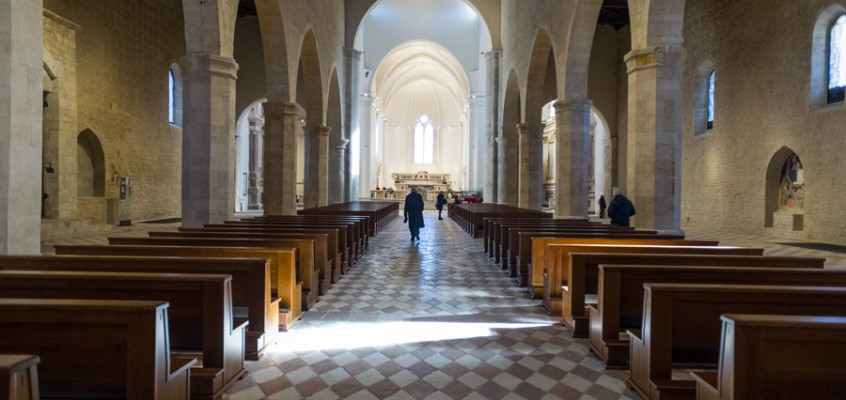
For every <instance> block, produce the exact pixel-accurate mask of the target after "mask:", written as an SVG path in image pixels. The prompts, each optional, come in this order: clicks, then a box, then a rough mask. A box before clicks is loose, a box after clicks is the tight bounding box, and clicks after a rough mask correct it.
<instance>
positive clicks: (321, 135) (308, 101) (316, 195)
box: [296, 29, 329, 208]
mask: <svg viewBox="0 0 846 400" xmlns="http://www.w3.org/2000/svg"><path fill="white" fill-rule="evenodd" d="M320 71H321V69H320V54H319V53H318V49H317V41H316V39H315V37H314V31H313V30H312V29H308V30H307V31H306V32H305V35H303V41H302V46H301V47H300V62H299V65H298V68H297V83H296V85H297V92H296V93H297V103H298V104H300V105H302V106H303V107H304V108H305V111H306V115H305V124H306V126H305V127H304V142H303V143H304V146H303V150H304V161H305V166H304V167H305V170H304V176H303V195H304V205H305V207H306V208H314V207H320V206H325V205H326V204H328V202H329V192H328V189H329V187H328V186H329V180H328V174H329V164H328V161H329V160H328V158H329V154H328V152H329V129H328V127H327V126H326V125H325V123H326V112H325V108H324V104H325V103H324V93H325V92H324V90H323V80H322V79H321V74H320Z"/></svg>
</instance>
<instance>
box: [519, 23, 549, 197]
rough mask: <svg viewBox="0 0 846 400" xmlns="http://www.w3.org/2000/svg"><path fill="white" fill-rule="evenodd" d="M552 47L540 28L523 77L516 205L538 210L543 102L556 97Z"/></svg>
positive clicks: (547, 36) (540, 181) (541, 168)
mask: <svg viewBox="0 0 846 400" xmlns="http://www.w3.org/2000/svg"><path fill="white" fill-rule="evenodd" d="M555 60H556V58H555V50H554V48H553V45H552V39H551V38H550V36H549V33H547V32H546V30H545V29H542V28H541V29H539V30H538V32H537V34H536V35H535V41H534V43H533V45H532V53H531V58H530V60H529V72H528V76H527V77H526V95H525V98H526V103H525V109H524V112H523V122H524V123H525V124H526V125H525V129H524V130H523V131H522V132H521V135H520V138H519V141H520V164H519V165H520V189H519V200H518V203H519V206H520V207H525V208H532V209H540V208H541V206H542V204H543V197H544V193H543V162H542V154H543V143H542V140H541V137H542V135H543V126H542V123H541V115H542V112H543V111H542V110H543V105H544V104H546V103H548V102H550V101H552V100H555V98H556V95H557V87H558V79H557V77H556V76H555V74H556V71H557V70H556V66H555V64H556V63H555Z"/></svg>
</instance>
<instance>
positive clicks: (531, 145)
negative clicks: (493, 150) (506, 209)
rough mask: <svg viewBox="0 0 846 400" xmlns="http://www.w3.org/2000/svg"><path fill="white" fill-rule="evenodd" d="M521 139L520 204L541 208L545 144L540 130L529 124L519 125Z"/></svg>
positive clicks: (526, 206) (525, 206)
mask: <svg viewBox="0 0 846 400" xmlns="http://www.w3.org/2000/svg"><path fill="white" fill-rule="evenodd" d="M517 131H518V137H519V140H520V145H519V146H520V167H519V168H520V181H519V182H520V183H519V188H520V189H519V198H518V201H517V203H518V205H519V206H520V207H523V208H531V209H535V210H540V209H541V206H542V203H543V160H542V159H543V144H542V140H540V137H539V136H540V134H539V132H533V131H532V130H531V127H530V126H529V124H519V125H517Z"/></svg>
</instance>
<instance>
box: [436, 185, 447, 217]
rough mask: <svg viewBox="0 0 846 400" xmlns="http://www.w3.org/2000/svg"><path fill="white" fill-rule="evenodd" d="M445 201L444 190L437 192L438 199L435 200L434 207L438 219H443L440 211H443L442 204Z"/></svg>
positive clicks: (443, 204) (444, 203)
mask: <svg viewBox="0 0 846 400" xmlns="http://www.w3.org/2000/svg"><path fill="white" fill-rule="evenodd" d="M446 203H447V199H446V196H445V195H444V192H438V200H437V201H435V207H437V209H438V221H443V220H444V219H443V217H441V213H442V212H443V211H444V206H445V205H446Z"/></svg>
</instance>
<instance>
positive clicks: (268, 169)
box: [263, 102, 300, 215]
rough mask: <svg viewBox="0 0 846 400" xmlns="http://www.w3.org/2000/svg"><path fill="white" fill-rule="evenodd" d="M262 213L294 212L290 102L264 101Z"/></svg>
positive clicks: (294, 123)
mask: <svg viewBox="0 0 846 400" xmlns="http://www.w3.org/2000/svg"><path fill="white" fill-rule="evenodd" d="M264 121H265V130H264V183H265V184H264V199H263V201H264V212H265V214H267V215H294V214H296V213H297V129H298V125H299V123H300V121H299V112H298V110H297V105H296V104H294V103H271V102H268V103H265V104H264Z"/></svg>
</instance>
